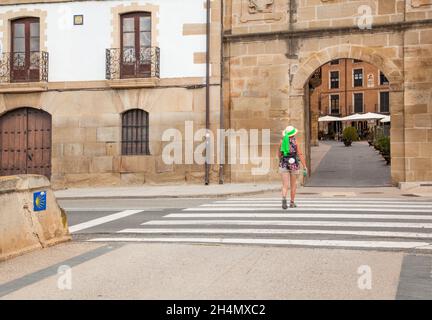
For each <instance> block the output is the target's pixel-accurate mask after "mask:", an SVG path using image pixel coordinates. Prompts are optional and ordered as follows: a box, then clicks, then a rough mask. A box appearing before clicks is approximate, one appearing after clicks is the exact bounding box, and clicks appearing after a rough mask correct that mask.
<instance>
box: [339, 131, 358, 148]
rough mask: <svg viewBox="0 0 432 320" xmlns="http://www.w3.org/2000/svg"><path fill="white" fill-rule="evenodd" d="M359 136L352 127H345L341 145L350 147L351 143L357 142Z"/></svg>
mask: <svg viewBox="0 0 432 320" xmlns="http://www.w3.org/2000/svg"><path fill="white" fill-rule="evenodd" d="M358 139H359V135H358V132H357V129H356V128H354V127H346V128H345V129H344V131H343V138H342V140H343V143H344V144H345V146H346V147H350V146H351V145H352V143H353V141H358Z"/></svg>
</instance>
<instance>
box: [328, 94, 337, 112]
mask: <svg viewBox="0 0 432 320" xmlns="http://www.w3.org/2000/svg"><path fill="white" fill-rule="evenodd" d="M330 113H331V114H339V95H338V94H332V95H331V96H330Z"/></svg>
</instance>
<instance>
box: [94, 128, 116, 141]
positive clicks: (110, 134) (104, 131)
mask: <svg viewBox="0 0 432 320" xmlns="http://www.w3.org/2000/svg"><path fill="white" fill-rule="evenodd" d="M96 137H97V141H98V142H118V141H120V128H119V127H102V128H97V129H96Z"/></svg>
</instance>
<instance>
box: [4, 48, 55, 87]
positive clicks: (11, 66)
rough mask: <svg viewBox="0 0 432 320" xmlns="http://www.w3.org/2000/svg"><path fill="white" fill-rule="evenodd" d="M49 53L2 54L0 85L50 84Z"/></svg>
mask: <svg viewBox="0 0 432 320" xmlns="http://www.w3.org/2000/svg"><path fill="white" fill-rule="evenodd" d="M48 57H49V55H48V52H45V51H32V52H30V53H25V52H4V53H1V54H0V83H14V82H48Z"/></svg>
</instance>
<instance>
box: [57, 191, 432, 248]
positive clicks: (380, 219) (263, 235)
mask: <svg viewBox="0 0 432 320" xmlns="http://www.w3.org/2000/svg"><path fill="white" fill-rule="evenodd" d="M60 205H61V206H63V207H64V208H65V209H66V211H67V213H68V221H69V226H70V229H71V232H72V234H73V237H74V239H75V240H76V241H92V242H107V243H109V242H159V243H166V242H169V243H207V244H208V243H229V244H238V245H265V246H290V247H313V248H322V247H326V248H349V249H366V250H384V251H387V250H395V251H404V252H421V253H432V201H431V200H426V199H424V198H421V199H415V198H402V197H399V198H395V197H392V198H366V197H364V198H322V197H319V198H314V197H305V196H303V197H301V198H299V199H298V207H297V208H294V209H289V210H287V211H283V210H282V209H281V207H280V199H279V198H278V197H277V195H271V196H266V197H237V198H228V199H173V198H171V199H163V200H161V199H155V200H151V199H142V200H139V199H112V200H108V199H105V200H76V201H74V200H68V201H61V202H60Z"/></svg>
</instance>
